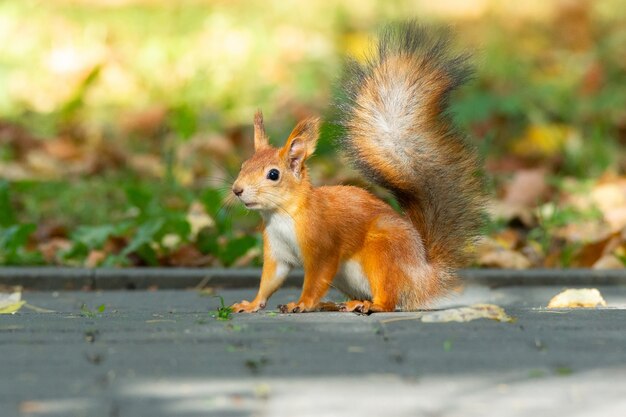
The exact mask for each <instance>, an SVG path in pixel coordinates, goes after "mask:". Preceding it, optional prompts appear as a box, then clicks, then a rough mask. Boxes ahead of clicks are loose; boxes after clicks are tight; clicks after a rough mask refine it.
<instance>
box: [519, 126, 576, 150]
mask: <svg viewBox="0 0 626 417" xmlns="http://www.w3.org/2000/svg"><path fill="white" fill-rule="evenodd" d="M572 134H573V129H572V128H570V127H568V126H565V125H560V124H546V125H531V126H529V127H528V129H526V132H525V133H524V136H522V137H521V138H518V139H517V140H516V141H515V142H514V143H513V149H512V150H513V152H514V153H515V154H517V155H522V156H553V155H556V154H558V153H560V152H561V151H562V150H563V147H564V146H565V143H566V142H567V141H568V139H569V138H570V137H572Z"/></svg>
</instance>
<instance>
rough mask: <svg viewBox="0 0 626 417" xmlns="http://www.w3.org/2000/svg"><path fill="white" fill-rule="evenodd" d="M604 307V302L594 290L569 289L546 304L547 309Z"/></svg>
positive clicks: (600, 295) (598, 292)
mask: <svg viewBox="0 0 626 417" xmlns="http://www.w3.org/2000/svg"><path fill="white" fill-rule="evenodd" d="M598 306H602V307H606V301H604V298H602V294H600V291H598V290H597V289H596V288H580V289H573V288H569V289H567V290H565V291H563V292H561V293H559V294H557V295H555V296H554V297H552V299H551V300H550V302H549V303H548V308H581V307H582V308H593V307H598Z"/></svg>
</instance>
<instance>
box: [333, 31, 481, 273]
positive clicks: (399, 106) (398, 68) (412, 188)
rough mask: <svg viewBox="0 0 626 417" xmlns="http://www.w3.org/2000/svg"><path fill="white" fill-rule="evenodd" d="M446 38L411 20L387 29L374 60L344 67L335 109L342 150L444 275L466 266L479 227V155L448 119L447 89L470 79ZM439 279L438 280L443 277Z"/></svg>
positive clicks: (464, 62)
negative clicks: (384, 194)
mask: <svg viewBox="0 0 626 417" xmlns="http://www.w3.org/2000/svg"><path fill="white" fill-rule="evenodd" d="M467 58H468V57H467V56H466V55H453V54H451V52H450V48H449V36H447V35H446V34H444V35H443V36H434V35H433V34H431V33H429V32H427V31H426V30H425V29H423V28H421V27H420V26H418V25H417V24H415V23H404V24H400V25H397V26H390V27H388V28H386V29H385V30H384V31H383V32H382V34H381V36H380V39H379V42H378V48H377V50H376V53H375V56H373V57H370V59H369V60H368V61H367V62H366V63H364V64H359V63H357V62H352V63H350V64H349V67H348V72H347V76H346V77H345V80H344V82H343V87H344V90H345V92H346V95H347V101H346V102H345V103H343V104H340V106H339V107H340V108H341V109H342V110H343V112H344V114H343V118H342V123H343V125H344V127H345V128H346V134H345V137H344V138H343V139H342V146H343V148H344V150H345V151H346V153H347V154H348V156H349V157H351V159H352V161H353V162H354V164H355V166H356V167H357V168H358V169H359V170H360V171H361V172H362V173H363V174H364V175H365V176H367V177H368V179H370V180H371V181H373V182H374V183H377V184H379V185H381V186H383V187H385V188H387V189H389V190H390V191H392V192H393V193H394V195H395V196H396V198H397V199H398V201H399V203H400V204H401V206H402V208H403V209H404V211H405V213H406V214H407V216H408V217H409V218H410V219H411V222H412V223H413V225H414V226H415V227H416V228H417V230H418V231H419V233H420V234H421V236H422V238H423V241H424V244H425V247H426V250H427V256H428V260H429V262H430V263H432V264H433V266H435V267H438V270H439V271H440V272H445V274H443V275H446V276H447V275H449V274H448V273H449V272H451V271H452V269H453V268H456V267H458V266H461V265H463V264H464V263H465V262H466V261H467V250H466V249H467V247H468V244H469V243H470V242H471V241H472V240H473V239H474V238H475V237H476V236H477V234H478V232H479V228H480V225H481V210H482V202H483V193H482V191H481V190H482V184H481V183H482V180H481V176H480V175H479V165H480V164H479V158H478V156H477V154H476V151H475V150H474V149H473V148H472V147H471V146H469V144H468V143H467V142H466V138H465V136H464V135H463V134H461V133H460V132H459V131H457V130H456V129H455V128H454V127H453V126H452V123H451V120H450V117H449V114H448V104H447V102H448V97H449V95H450V92H451V91H453V90H454V89H455V88H457V87H458V86H459V85H461V84H462V83H463V82H465V81H466V80H467V79H468V77H469V76H470V69H469V66H468V64H467ZM442 278H443V276H442Z"/></svg>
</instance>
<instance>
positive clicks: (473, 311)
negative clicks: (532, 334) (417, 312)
mask: <svg viewBox="0 0 626 417" xmlns="http://www.w3.org/2000/svg"><path fill="white" fill-rule="evenodd" d="M477 319H490V320H497V321H502V322H506V323H510V322H513V321H514V320H515V319H514V318H513V317H511V316H509V315H507V314H506V311H504V309H503V308H502V307H500V306H497V305H494V304H474V305H471V306H469V307H459V308H450V309H447V310H441V311H434V312H432V313H425V314H424V315H423V316H422V321H423V322H424V323H446V322H450V321H455V322H467V321H472V320H477Z"/></svg>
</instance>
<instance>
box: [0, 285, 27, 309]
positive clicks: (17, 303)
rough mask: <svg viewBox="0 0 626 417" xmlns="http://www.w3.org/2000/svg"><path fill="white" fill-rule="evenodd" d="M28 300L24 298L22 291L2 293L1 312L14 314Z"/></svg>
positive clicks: (0, 294)
mask: <svg viewBox="0 0 626 417" xmlns="http://www.w3.org/2000/svg"><path fill="white" fill-rule="evenodd" d="M25 303H26V301H23V300H22V292H21V291H15V292H12V293H0V314H13V313H15V312H16V311H18V310H19V309H20V308H22V306H23V305H24V304H25Z"/></svg>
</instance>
